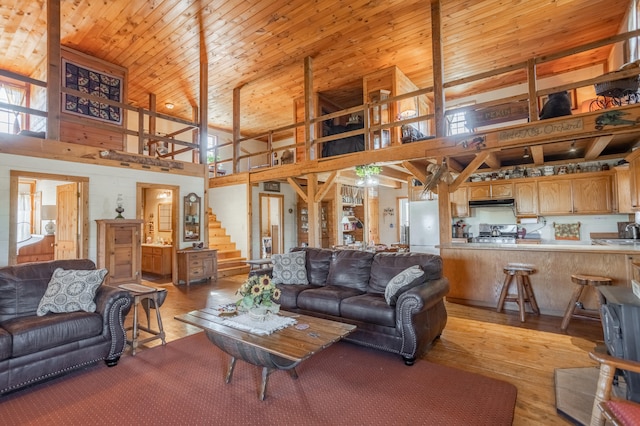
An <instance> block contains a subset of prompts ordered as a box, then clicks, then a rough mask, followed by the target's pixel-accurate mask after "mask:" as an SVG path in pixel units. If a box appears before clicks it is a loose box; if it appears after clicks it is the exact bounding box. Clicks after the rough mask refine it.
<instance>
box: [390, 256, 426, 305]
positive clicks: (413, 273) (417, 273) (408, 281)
mask: <svg viewBox="0 0 640 426" xmlns="http://www.w3.org/2000/svg"><path fill="white" fill-rule="evenodd" d="M423 279H424V271H423V270H422V269H421V268H420V265H413V266H411V267H410V268H407V269H405V270H404V271H402V272H400V273H399V274H398V275H396V276H395V277H393V278H391V279H390V280H389V283H388V284H387V287H386V288H385V289H384V298H385V300H386V301H387V304H389V305H390V306H393V305H395V304H396V301H397V300H398V296H400V293H402V292H404V291H406V290H409V289H410V288H412V287H415V286H417V285H419V284H421V283H422V281H423Z"/></svg>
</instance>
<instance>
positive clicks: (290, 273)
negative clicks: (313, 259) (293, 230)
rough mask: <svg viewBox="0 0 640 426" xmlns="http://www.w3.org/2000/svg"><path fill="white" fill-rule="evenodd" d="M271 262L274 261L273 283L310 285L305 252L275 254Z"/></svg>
mask: <svg viewBox="0 0 640 426" xmlns="http://www.w3.org/2000/svg"><path fill="white" fill-rule="evenodd" d="M271 260H272V261H273V282H274V283H275V284H309V281H307V267H306V253H305V252H303V251H294V252H292V253H286V254H274V255H273V256H271Z"/></svg>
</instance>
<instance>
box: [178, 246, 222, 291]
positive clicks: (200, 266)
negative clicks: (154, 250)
mask: <svg viewBox="0 0 640 426" xmlns="http://www.w3.org/2000/svg"><path fill="white" fill-rule="evenodd" d="M177 254H178V284H182V283H184V284H186V285H189V284H190V283H191V282H192V281H200V280H209V279H211V277H213V278H214V279H216V278H217V274H218V251H217V250H215V249H183V250H178V252H177Z"/></svg>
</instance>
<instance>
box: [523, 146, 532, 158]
mask: <svg viewBox="0 0 640 426" xmlns="http://www.w3.org/2000/svg"><path fill="white" fill-rule="evenodd" d="M529 157H530V155H529V148H528V147H526V146H525V147H524V153H523V154H522V158H529Z"/></svg>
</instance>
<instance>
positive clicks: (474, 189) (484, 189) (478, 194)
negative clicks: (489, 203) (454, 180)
mask: <svg viewBox="0 0 640 426" xmlns="http://www.w3.org/2000/svg"><path fill="white" fill-rule="evenodd" d="M489 198H491V184H489V183H487V184H482V185H471V186H469V200H488V199H489Z"/></svg>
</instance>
